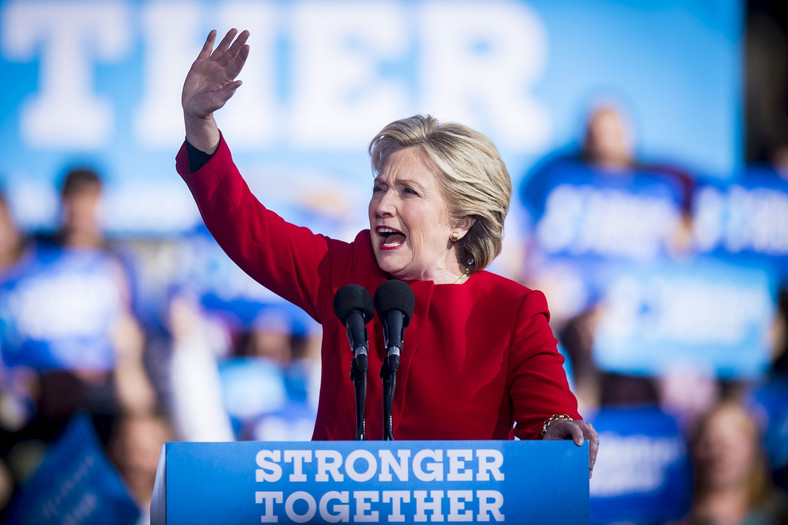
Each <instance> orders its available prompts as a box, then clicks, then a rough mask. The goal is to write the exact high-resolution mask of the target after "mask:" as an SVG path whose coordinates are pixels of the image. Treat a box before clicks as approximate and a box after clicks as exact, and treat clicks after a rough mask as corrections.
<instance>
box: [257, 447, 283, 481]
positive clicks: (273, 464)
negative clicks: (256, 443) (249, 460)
mask: <svg viewBox="0 0 788 525" xmlns="http://www.w3.org/2000/svg"><path fill="white" fill-rule="evenodd" d="M281 458H282V454H281V452H280V451H279V450H261V451H260V452H258V453H257V456H255V460H256V461H257V466H258V467H260V468H259V469H257V470H255V481H264V482H265V481H267V482H276V481H279V480H280V479H281V477H282V467H281V466H280V465H279V462H280V461H281Z"/></svg>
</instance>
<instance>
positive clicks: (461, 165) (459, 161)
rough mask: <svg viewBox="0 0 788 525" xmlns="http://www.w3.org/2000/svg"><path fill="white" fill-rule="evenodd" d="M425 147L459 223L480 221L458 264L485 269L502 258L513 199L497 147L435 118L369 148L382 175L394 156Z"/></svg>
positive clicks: (386, 134) (390, 132) (400, 126)
mask: <svg viewBox="0 0 788 525" xmlns="http://www.w3.org/2000/svg"><path fill="white" fill-rule="evenodd" d="M411 146H421V147H422V149H423V150H424V151H425V152H426V153H427V155H428V156H429V158H430V160H431V161H432V162H433V163H434V165H435V168H437V170H436V171H437V172H438V173H439V174H440V175H441V176H440V177H438V183H439V186H440V187H441V190H442V192H443V196H444V198H445V199H446V201H447V202H448V208H449V210H448V211H449V217H450V218H451V219H452V220H453V221H457V220H461V219H463V218H474V219H475V222H474V223H473V226H471V228H470V230H469V231H468V233H467V234H466V235H465V236H464V237H463V238H462V239H460V240H459V241H458V242H457V258H458V260H459V262H460V264H461V265H463V266H465V267H468V268H470V270H471V271H472V272H476V271H479V270H482V269H484V268H485V267H486V266H487V265H489V264H490V263H491V262H492V260H493V259H495V258H496V257H497V256H498V254H499V253H501V247H502V244H503V226H504V220H505V219H506V214H507V213H508V211H509V202H510V200H511V197H512V181H511V178H510V177H509V171H508V170H507V169H506V165H505V164H504V162H503V160H502V159H501V156H500V154H499V153H498V150H497V149H496V147H495V145H494V144H493V143H492V142H491V141H490V139H488V138H487V137H485V136H484V135H483V134H481V133H479V132H478V131H475V130H473V129H471V128H469V127H467V126H463V125H462V124H456V123H440V122H438V120H437V119H435V118H433V117H431V116H429V115H415V116H413V117H410V118H405V119H401V120H397V121H394V122H392V123H391V124H389V125H387V126H386V127H384V128H383V129H382V130H381V131H380V132H379V133H378V134H377V135H376V136H375V138H373V139H372V141H371V142H370V143H369V154H370V157H371V162H372V170H373V172H374V173H375V174H376V175H377V174H378V173H380V172H381V171H382V170H383V168H384V167H385V166H386V163H387V162H388V159H389V157H390V156H391V154H392V153H394V152H396V151H399V150H402V149H405V148H408V147H411Z"/></svg>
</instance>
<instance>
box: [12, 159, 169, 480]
mask: <svg viewBox="0 0 788 525" xmlns="http://www.w3.org/2000/svg"><path fill="white" fill-rule="evenodd" d="M101 199H102V181H101V178H100V177H99V175H98V174H97V173H96V172H95V171H94V170H91V169H87V168H77V169H73V170H70V171H69V172H68V173H67V174H66V176H65V178H64V179H63V183H62V185H61V217H60V223H59V227H58V228H57V230H56V231H55V232H54V233H53V234H41V235H38V236H36V237H35V242H34V246H33V248H32V251H31V254H30V257H27V258H26V259H25V261H24V264H18V265H17V266H16V268H15V269H14V271H13V272H12V274H10V275H8V276H7V278H6V279H5V280H4V281H3V282H2V285H1V286H0V318H1V319H2V322H3V331H2V334H1V335H2V341H0V345H1V346H0V351H1V352H2V357H3V363H4V365H5V367H6V369H7V370H11V371H17V370H26V371H29V372H30V373H31V374H32V376H33V377H34V379H35V381H34V382H33V383H32V384H31V385H30V389H29V392H28V395H29V397H30V399H31V400H33V407H32V410H31V412H30V414H29V417H28V419H27V420H26V421H25V422H24V424H23V425H21V426H20V428H18V429H17V430H16V431H14V432H7V433H6V434H5V436H3V437H4V440H5V442H6V443H8V448H7V450H6V454H7V455H6V459H7V460H8V462H9V465H10V467H11V470H12V472H13V474H14V477H15V480H16V481H20V480H23V479H24V478H25V477H26V476H27V475H29V474H30V473H31V472H32V470H33V469H34V468H35V466H36V465H37V464H38V461H40V458H41V457H42V456H43V454H44V453H45V451H46V448H47V444H48V443H51V442H53V441H54V440H55V439H56V438H57V436H58V435H59V434H60V432H61V431H62V429H63V428H64V427H65V425H66V424H67V423H68V421H69V420H70V418H71V417H72V415H74V414H75V413H77V412H86V413H88V414H89V415H91V416H92V418H93V422H94V426H95V427H96V430H97V432H98V434H99V435H100V436H101V437H102V439H103V440H104V441H105V442H106V440H107V439H108V436H109V431H110V428H111V425H112V420H113V418H114V417H116V416H117V415H118V414H127V413H133V414H146V413H151V412H152V411H153V410H154V408H155V405H156V398H155V395H154V392H153V389H152V387H151V384H150V381H149V379H148V375H147V372H146V370H145V368H144V366H143V361H142V357H143V351H144V346H145V335H144V333H143V332H142V330H141V329H140V326H139V324H138V323H137V321H136V319H135V318H134V316H133V315H132V313H131V310H130V304H129V301H130V298H129V283H128V276H127V275H126V273H125V271H124V269H123V267H122V265H121V264H120V262H119V260H118V259H117V258H116V257H115V256H114V255H113V254H112V253H111V252H110V250H109V248H108V243H107V241H106V238H105V237H104V234H103V230H102V222H101Z"/></svg>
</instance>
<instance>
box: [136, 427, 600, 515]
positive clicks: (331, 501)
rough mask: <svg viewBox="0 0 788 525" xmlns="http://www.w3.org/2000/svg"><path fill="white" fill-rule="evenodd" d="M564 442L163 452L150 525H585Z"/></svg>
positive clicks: (583, 465)
mask: <svg viewBox="0 0 788 525" xmlns="http://www.w3.org/2000/svg"><path fill="white" fill-rule="evenodd" d="M588 501H589V489H588V445H587V444H586V445H584V446H582V447H578V446H576V445H574V444H573V443H572V442H571V441H394V442H385V441H374V442H373V441H368V442H363V443H360V442H354V441H339V442H337V441H335V442H298V443H295V442H287V443H285V442H236V443H167V444H165V445H164V447H162V455H161V460H160V462H159V470H158V472H157V481H156V488H155V489H154V498H153V504H152V505H151V523H152V524H153V525H164V524H167V525H172V524H181V523H189V524H194V523H217V524H219V523H233V524H236V523H237V524H245V523H249V524H252V523H255V524H256V523H432V522H444V523H445V522H463V523H478V522H484V523H490V522H505V523H534V524H537V523H550V524H551V525H561V524H566V525H578V524H584V523H588V519H589V518H588V516H589V514H588V512H589V503H588Z"/></svg>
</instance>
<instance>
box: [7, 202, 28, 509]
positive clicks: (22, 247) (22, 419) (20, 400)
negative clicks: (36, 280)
mask: <svg viewBox="0 0 788 525" xmlns="http://www.w3.org/2000/svg"><path fill="white" fill-rule="evenodd" d="M28 248H29V242H28V239H27V237H26V236H25V235H24V233H23V232H22V231H21V230H20V229H19V228H18V227H17V224H16V220H15V219H14V216H13V213H12V211H11V206H10V204H9V202H8V199H7V198H6V195H5V192H2V191H0V281H2V280H5V279H6V278H7V275H8V274H9V273H11V272H12V271H13V269H14V268H15V267H16V265H17V264H18V263H19V261H20V260H21V259H22V258H23V256H24V254H25V253H27V250H28ZM34 388H35V377H34V375H33V374H32V373H31V372H30V371H29V370H28V369H27V368H24V367H20V368H18V369H16V370H14V369H9V368H7V367H6V366H5V365H4V364H3V363H2V361H0V522H2V517H3V513H2V510H3V509H4V508H5V506H6V505H7V504H8V501H9V500H10V498H11V494H12V493H13V490H14V483H15V481H14V476H13V475H12V473H11V471H10V470H9V468H8V465H7V464H6V460H5V458H6V457H7V454H8V448H9V442H8V441H9V440H7V439H5V436H6V435H9V434H11V433H15V432H16V431H18V430H19V429H20V428H21V427H22V426H23V425H25V424H26V423H27V421H28V419H29V417H30V412H31V405H32V398H31V396H32V395H33V392H34Z"/></svg>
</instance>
